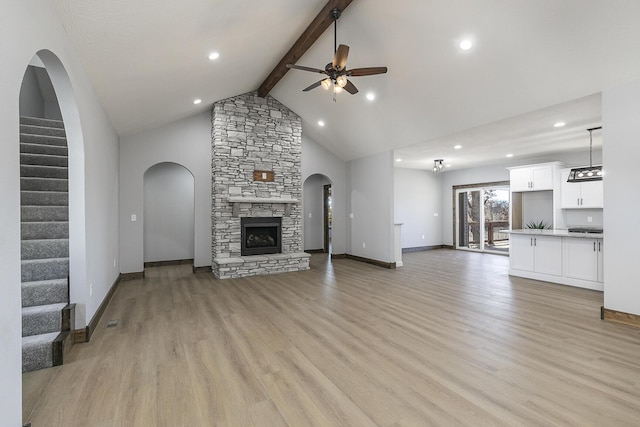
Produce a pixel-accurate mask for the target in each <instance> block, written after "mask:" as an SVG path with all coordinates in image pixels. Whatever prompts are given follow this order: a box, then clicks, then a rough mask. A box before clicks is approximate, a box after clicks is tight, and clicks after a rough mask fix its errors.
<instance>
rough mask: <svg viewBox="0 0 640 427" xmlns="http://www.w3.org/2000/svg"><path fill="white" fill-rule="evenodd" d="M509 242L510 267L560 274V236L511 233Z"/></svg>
mask: <svg viewBox="0 0 640 427" xmlns="http://www.w3.org/2000/svg"><path fill="white" fill-rule="evenodd" d="M510 243H511V246H510V248H509V253H510V255H509V258H510V259H509V263H510V266H511V269H515V270H523V271H529V272H533V273H540V274H550V275H553V276H561V275H562V238H559V237H549V236H531V235H526V234H512V235H511V242H510Z"/></svg>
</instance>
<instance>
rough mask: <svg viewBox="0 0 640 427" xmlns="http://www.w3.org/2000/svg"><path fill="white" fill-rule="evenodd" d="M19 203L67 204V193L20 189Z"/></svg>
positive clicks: (36, 204)
mask: <svg viewBox="0 0 640 427" xmlns="http://www.w3.org/2000/svg"><path fill="white" fill-rule="evenodd" d="M20 204H21V205H23V206H67V205H69V193H67V192H55V191H22V192H21V193H20Z"/></svg>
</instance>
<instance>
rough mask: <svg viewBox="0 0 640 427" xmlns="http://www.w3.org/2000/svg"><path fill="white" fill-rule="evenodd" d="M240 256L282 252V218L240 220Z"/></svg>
mask: <svg viewBox="0 0 640 427" xmlns="http://www.w3.org/2000/svg"><path fill="white" fill-rule="evenodd" d="M240 230H241V236H240V237H241V245H240V254H241V255H242V256H245V255H264V254H279V253H281V252H282V218H280V217H248V218H247V217H245V218H240Z"/></svg>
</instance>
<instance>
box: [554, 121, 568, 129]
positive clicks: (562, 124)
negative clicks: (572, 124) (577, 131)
mask: <svg viewBox="0 0 640 427" xmlns="http://www.w3.org/2000/svg"><path fill="white" fill-rule="evenodd" d="M564 125H566V123H565V122H558V123H556V124H554V125H553V127H554V128H561V127H563V126H564Z"/></svg>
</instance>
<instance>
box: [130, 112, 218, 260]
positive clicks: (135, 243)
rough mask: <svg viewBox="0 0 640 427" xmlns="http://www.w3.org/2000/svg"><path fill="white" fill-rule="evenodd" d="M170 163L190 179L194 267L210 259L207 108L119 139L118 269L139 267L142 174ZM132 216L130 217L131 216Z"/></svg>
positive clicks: (208, 117) (209, 145) (142, 222)
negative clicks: (193, 202)
mask: <svg viewBox="0 0 640 427" xmlns="http://www.w3.org/2000/svg"><path fill="white" fill-rule="evenodd" d="M163 162H173V163H177V164H179V165H181V166H184V167H185V168H187V169H188V170H189V172H191V174H193V177H194V183H195V196H194V197H195V199H194V200H195V219H194V220H195V223H194V227H195V240H194V266H196V267H202V266H210V265H211V262H212V259H211V113H210V112H204V113H200V114H195V115H193V116H190V117H187V118H185V119H182V120H178V121H176V122H173V123H170V124H168V125H165V126H162V127H160V128H156V129H152V130H149V131H144V132H140V133H137V134H134V135H129V136H126V137H123V138H121V143H120V182H121V185H120V221H121V226H120V266H121V267H120V268H121V271H122V272H123V273H133V272H140V271H143V269H144V238H143V235H144V206H143V205H144V197H143V175H144V173H145V171H146V170H147V169H149V168H150V167H151V166H153V165H156V164H158V163H163ZM132 214H133V215H136V217H137V221H136V222H132V221H131V215H132Z"/></svg>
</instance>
